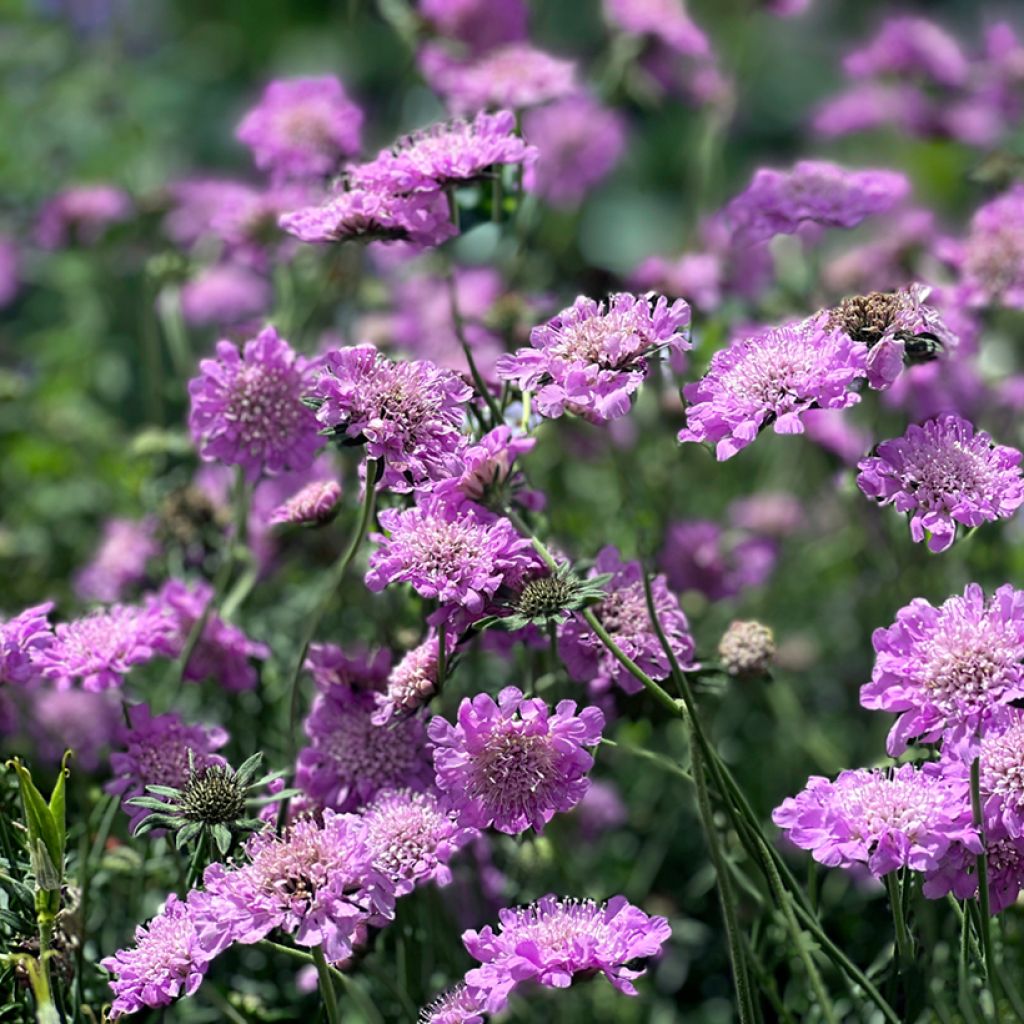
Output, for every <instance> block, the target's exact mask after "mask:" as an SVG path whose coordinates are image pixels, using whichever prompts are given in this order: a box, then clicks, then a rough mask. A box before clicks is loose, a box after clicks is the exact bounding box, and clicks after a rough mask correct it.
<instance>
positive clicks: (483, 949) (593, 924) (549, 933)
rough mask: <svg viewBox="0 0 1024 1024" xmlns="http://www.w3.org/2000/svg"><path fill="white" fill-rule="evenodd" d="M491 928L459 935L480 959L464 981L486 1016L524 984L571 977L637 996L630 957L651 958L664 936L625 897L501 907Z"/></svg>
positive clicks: (554, 984) (664, 930) (661, 926)
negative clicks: (593, 978) (478, 995)
mask: <svg viewBox="0 0 1024 1024" xmlns="http://www.w3.org/2000/svg"><path fill="white" fill-rule="evenodd" d="M498 920H499V921H500V925H499V930H498V931H497V932H495V931H494V930H493V929H492V928H490V927H487V928H484V929H483V930H482V931H479V932H476V931H472V930H471V931H467V932H465V933H464V934H463V936H462V941H463V942H464V943H465V946H466V949H468V950H469V952H470V954H471V955H472V956H474V957H476V959H477V960H479V961H480V962H481V965H482V966H480V967H478V968H475V969H473V970H471V971H469V972H467V974H466V984H467V985H469V986H470V987H472V988H479V989H480V990H481V991H482V992H484V993H486V1002H485V1006H486V1008H487V1010H488V1011H490V1012H491V1013H494V1012H497V1011H498V1010H501V1009H503V1008H504V1007H505V1005H506V1004H507V1002H508V997H509V994H510V993H511V991H512V989H513V988H515V987H516V985H518V984H520V983H522V982H524V981H535V982H537V983H539V984H541V985H547V986H549V987H551V988H567V987H568V986H569V985H570V984H571V983H572V979H573V977H574V975H576V974H596V973H598V972H600V973H601V974H603V975H604V976H605V977H606V978H607V979H608V980H609V981H610V982H611V983H612V985H614V986H615V988H616V989H618V991H620V992H622V993H624V994H625V995H628V996H635V995H636V994H637V991H636V988H635V987H634V985H633V982H634V980H636V979H637V978H639V977H641V976H642V975H643V974H644V968H642V967H641V968H640V969H637V968H636V967H635V966H629V965H631V964H634V963H635V962H636V961H638V960H646V959H649V958H650V957H654V956H657V955H658V954H659V953H660V952H661V947H662V946H663V945H664V944H665V943H666V942H667V941H668V939H669V938H670V937H671V934H672V930H671V929H670V928H669V925H668V922H667V921H666V920H665V918H663V917H650V916H648V915H647V914H645V913H644V912H643V911H642V910H640V908H639V907H634V906H633V905H632V904H631V903H630V902H629V901H628V900H627V899H626V897H625V896H615V897H613V898H612V899H610V900H609V901H608V902H607V903H600V904H599V903H595V902H594V901H593V900H577V899H558V898H557V897H555V896H553V895H547V896H544V897H542V898H541V899H539V900H538V901H537V902H536V903H531V904H530V905H529V906H527V907H515V908H513V909H505V910H501V911H500V912H499V914H498Z"/></svg>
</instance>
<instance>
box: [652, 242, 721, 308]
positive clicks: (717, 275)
mask: <svg viewBox="0 0 1024 1024" xmlns="http://www.w3.org/2000/svg"><path fill="white" fill-rule="evenodd" d="M724 276H725V268H724V266H723V264H722V257H721V256H720V255H719V254H718V253H714V252H684V253H683V254H682V255H681V256H679V257H677V258H676V259H674V260H666V259H663V258H662V257H660V256H651V257H649V258H648V259H646V260H644V261H643V263H641V264H640V266H638V267H637V268H636V270H635V271H634V273H633V281H634V283H635V284H636V285H637V287H639V288H652V289H654V291H657V292H662V293H664V294H665V295H670V296H673V295H674V296H680V295H685V296H686V298H687V299H688V300H689V301H690V303H691V304H692V305H693V306H695V307H696V308H697V309H699V310H700V311H701V312H702V313H711V312H713V311H714V310H716V309H717V308H718V306H719V304H720V303H721V301H722V288H723V285H724V280H723V278H724Z"/></svg>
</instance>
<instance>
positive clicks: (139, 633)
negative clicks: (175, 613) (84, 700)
mask: <svg viewBox="0 0 1024 1024" xmlns="http://www.w3.org/2000/svg"><path fill="white" fill-rule="evenodd" d="M167 634H168V627H167V624H166V623H165V622H163V621H161V618H160V617H159V616H157V615H154V614H153V613H152V612H151V611H149V610H148V609H143V608H136V607H133V606H130V605H116V604H115V605H111V606H110V607H109V608H107V609H106V610H105V611H97V612H94V613H93V614H92V615H87V616H86V617H85V618H83V619H76V620H75V621H74V622H62V623H60V624H58V625H57V626H56V627H55V629H54V634H53V641H52V642H51V643H49V644H47V645H45V646H43V647H39V648H35V649H34V650H33V651H32V660H33V661H34V662H35V663H36V665H38V667H39V670H40V673H41V674H42V675H44V676H46V678H47V679H53V680H55V681H56V682H57V683H58V685H60V686H70V685H71V683H72V681H73V680H75V679H81V681H82V686H83V687H84V688H85V689H86V690H92V691H94V692H98V691H100V690H108V689H111V688H113V687H117V686H120V685H121V684H122V683H123V682H124V677H125V676H126V675H127V674H128V672H130V671H131V669H132V667H133V666H135V665H140V664H142V663H143V662H146V661H150V660H152V659H153V658H154V657H156V656H157V655H158V654H160V653H162V651H163V645H164V643H165V642H166V637H167Z"/></svg>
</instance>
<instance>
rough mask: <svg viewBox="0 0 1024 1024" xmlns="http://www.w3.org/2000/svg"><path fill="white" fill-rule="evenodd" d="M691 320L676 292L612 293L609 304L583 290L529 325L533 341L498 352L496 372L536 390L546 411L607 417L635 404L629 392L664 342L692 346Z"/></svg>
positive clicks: (673, 347)
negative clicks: (567, 303) (673, 294)
mask: <svg viewBox="0 0 1024 1024" xmlns="http://www.w3.org/2000/svg"><path fill="white" fill-rule="evenodd" d="M689 322H690V307H689V306H688V305H687V304H686V303H685V302H684V301H683V300H682V299H677V300H676V301H675V302H673V303H672V304H671V305H669V302H668V300H667V299H665V298H663V297H655V296H654V295H653V294H651V295H642V296H641V295H629V294H628V293H625V292H620V293H617V294H614V295H611V296H610V297H609V299H608V302H607V305H606V304H605V303H603V302H595V301H594V300H593V299H588V298H585V297H583V296H580V297H579V298H578V299H577V300H576V301H575V302H574V303H573V305H571V306H570V307H569V308H568V309H563V310H562V312H561V313H559V314H558V316H556V317H555V318H554V319H553V320H550V321H548V323H546V324H543V325H541V326H540V327H535V328H534V329H533V330H532V331H531V332H530V344H531V346H532V347H531V348H521V349H519V351H518V352H517V353H516V354H515V355H514V356H505V357H503V358H502V359H499V360H498V375H499V377H501V378H502V379H503V380H511V381H514V382H515V383H516V384H517V385H518V386H519V387H520V388H522V389H523V390H524V391H531V392H535V395H534V404H535V406H536V408H537V410H538V412H540V414H541V415H542V416H552V417H554V416H561V415H562V414H563V413H565V412H572V413H576V415H578V416H583V417H584V418H586V419H588V420H591V421H592V422H595V423H603V422H605V421H607V420H610V419H614V418H616V417H618V416H624V415H625V414H626V413H627V412H629V402H630V396H631V395H632V394H633V393H634V392H635V391H637V390H638V389H639V387H640V385H641V384H642V383H643V381H644V379H645V378H646V376H647V372H648V359H649V358H650V356H652V355H653V354H655V352H656V351H658V350H659V349H662V348H664V349H666V350H668V351H671V352H673V353H677V354H678V353H682V352H685V351H686V350H687V349H689V348H691V347H692V342H691V341H690V339H689V338H688V337H687V336H686V335H685V334H680V333H678V332H679V331H680V329H681V328H684V327H686V326H687V325H688V324H689Z"/></svg>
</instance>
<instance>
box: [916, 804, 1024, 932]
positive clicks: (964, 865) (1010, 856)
mask: <svg viewBox="0 0 1024 1024" xmlns="http://www.w3.org/2000/svg"><path fill="white" fill-rule="evenodd" d="M984 845H985V854H986V869H987V872H988V888H989V910H990V911H991V912H992V913H993V914H1000V913H1002V912H1003V911H1004V910H1005V909H1006V908H1007V907H1008V906H1010V905H1011V904H1013V903H1015V902H1016V900H1017V897H1018V896H1019V895H1020V892H1021V889H1024V837H1020V836H1016V837H1015V836H1011V835H1010V834H1009V833H1008V832H1007V831H1006V829H1005V828H1003V827H1002V826H1001V825H999V824H997V823H992V822H989V823H986V826H985V844H984ZM922 891H923V892H924V894H925V896H927V897H928V898H929V899H933V900H934V899H940V898H941V897H943V896H945V895H946V894H947V893H952V894H953V895H954V896H955V897H956V898H957V899H958V900H969V899H974V898H976V897H977V895H978V851H977V849H975V848H974V847H973V846H967V845H965V844H963V843H954V844H953V845H952V846H951V847H950V848H949V850H948V851H947V852H946V854H945V855H944V856H943V857H942V859H941V861H940V862H939V864H938V865H937V866H936V867H934V868H932V869H931V870H930V871H929V872H928V873H927V874H926V875H925V879H924V885H923V886H922Z"/></svg>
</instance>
